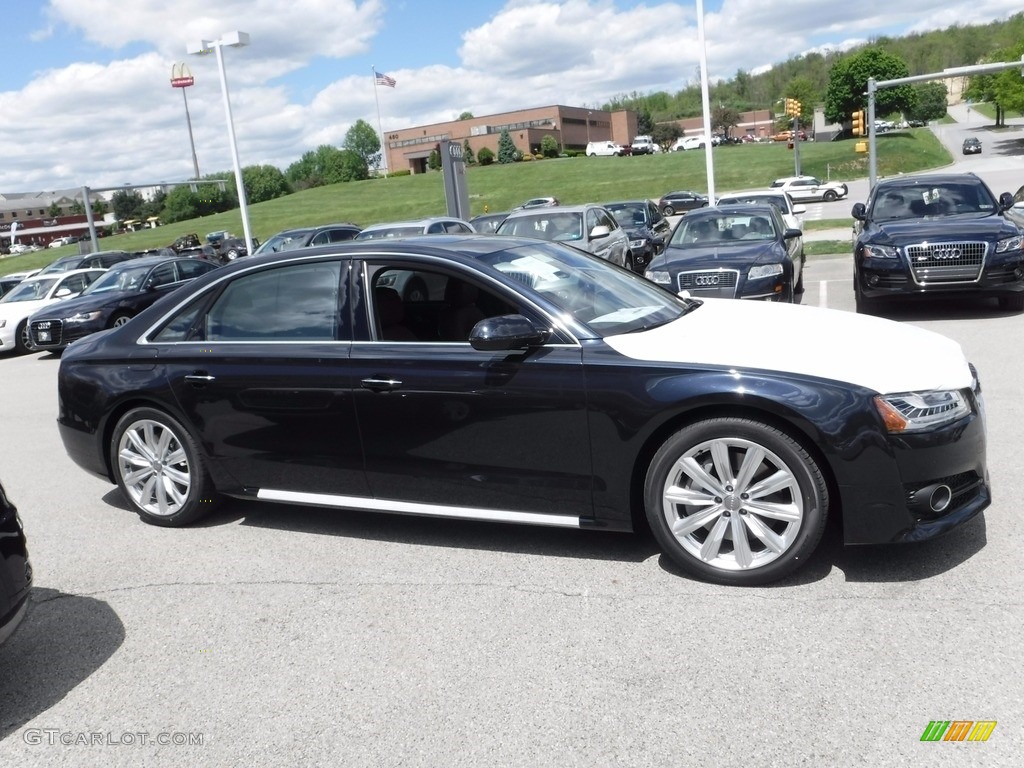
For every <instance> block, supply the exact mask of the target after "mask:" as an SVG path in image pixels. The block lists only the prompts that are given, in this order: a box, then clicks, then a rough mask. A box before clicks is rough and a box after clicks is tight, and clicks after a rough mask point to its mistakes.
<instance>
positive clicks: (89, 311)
mask: <svg viewBox="0 0 1024 768" xmlns="http://www.w3.org/2000/svg"><path fill="white" fill-rule="evenodd" d="M216 268H217V265H216V264H214V263H212V262H209V261H205V260H202V259H193V258H188V257H186V256H172V257H171V258H167V257H166V256H147V257H143V258H140V259H135V260H133V261H130V262H126V263H124V264H121V265H117V266H115V267H113V268H111V269H109V270H107V272H105V273H104V274H103V275H102V276H101V277H100V278H98V279H97V280H96V282H94V283H92V285H90V286H89V287H88V288H87V289H86V290H84V291H82V293H81V294H79V295H78V296H77V297H75V298H73V299H68V300H66V301H61V302H58V303H56V304H51V305H49V306H47V307H44V308H43V309H41V310H39V311H38V312H36V313H35V314H34V315H32V317H31V318H29V321H28V329H29V337H30V339H31V342H32V347H33V349H36V350H51V351H56V350H61V349H64V348H65V347H66V346H67V345H68V344H70V343H71V342H73V341H76V340H78V339H81V338H82V337H84V336H88V335H89V334H90V333H95V332H96V331H102V330H103V329H104V328H116V327H118V326H119V325H124V324H125V323H127V322H128V321H129V320H131V319H132V318H133V317H135V315H137V314H139V312H141V311H142V310H144V309H145V308H146V307H148V306H149V305H150V304H152V303H153V302H155V301H156V300H157V299H159V298H161V297H162V296H166V295H167V294H168V293H170V292H171V291H173V290H175V289H177V288H180V287H181V286H182V285H184V284H185V283H187V282H188V281H190V280H193V279H195V278H197V277H199V276H200V275H204V274H206V273H207V272H209V271H210V270H213V269H216Z"/></svg>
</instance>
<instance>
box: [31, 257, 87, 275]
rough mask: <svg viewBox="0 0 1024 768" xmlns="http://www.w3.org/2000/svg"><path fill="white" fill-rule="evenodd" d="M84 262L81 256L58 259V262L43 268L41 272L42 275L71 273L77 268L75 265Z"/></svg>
mask: <svg viewBox="0 0 1024 768" xmlns="http://www.w3.org/2000/svg"><path fill="white" fill-rule="evenodd" d="M81 260H82V257H81V256H68V257H67V258H64V259H58V260H57V261H55V262H53V263H52V264H49V265H47V266H45V267H43V268H42V269H41V270H39V274H40V275H54V274H57V273H59V272H69V271H71V270H72V269H74V268H75V265H76V264H78V262H80V261H81Z"/></svg>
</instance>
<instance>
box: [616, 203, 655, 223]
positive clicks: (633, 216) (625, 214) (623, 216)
mask: <svg viewBox="0 0 1024 768" xmlns="http://www.w3.org/2000/svg"><path fill="white" fill-rule="evenodd" d="M606 207H607V208H608V210H609V211H611V212H612V216H614V217H615V220H616V221H617V222H619V226H620V227H627V228H629V227H642V226H643V225H644V224H645V223H646V221H647V217H646V216H645V215H644V206H642V205H640V204H639V203H637V204H624V203H620V204H616V205H609V206H606Z"/></svg>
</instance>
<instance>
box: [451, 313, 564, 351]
mask: <svg viewBox="0 0 1024 768" xmlns="http://www.w3.org/2000/svg"><path fill="white" fill-rule="evenodd" d="M550 337H551V332H550V331H548V330H545V329H542V328H538V327H536V326H535V325H534V324H533V323H532V322H530V320H529V319H528V318H526V317H523V316H522V315H500V316H498V317H488V318H485V319H484V320H481V321H480V322H479V323H477V324H476V325H474V326H473V330H472V331H470V334H469V343H470V345H472V347H473V349H478V350H480V351H481V352H494V351H499V350H510V349H529V348H530V347H540V346H543V345H544V343H545V342H547V340H548V339H549V338H550Z"/></svg>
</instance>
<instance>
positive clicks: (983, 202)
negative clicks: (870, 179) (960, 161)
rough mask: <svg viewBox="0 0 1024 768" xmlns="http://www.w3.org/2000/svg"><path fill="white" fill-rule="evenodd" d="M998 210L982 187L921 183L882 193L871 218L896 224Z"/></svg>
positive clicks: (973, 214) (874, 206)
mask: <svg viewBox="0 0 1024 768" xmlns="http://www.w3.org/2000/svg"><path fill="white" fill-rule="evenodd" d="M997 210H998V207H997V205H996V201H995V199H994V198H993V197H992V194H991V193H990V192H989V191H988V188H987V187H985V186H984V185H983V184H980V183H979V184H962V183H955V182H954V183H949V184H936V185H932V186H925V185H924V184H921V185H914V186H906V187H895V188H892V189H882V190H880V191H879V192H878V195H877V196H876V197H875V200H874V202H873V204H872V208H871V218H873V219H876V220H878V221H893V220H897V219H923V218H928V217H930V216H957V215H971V216H977V215H979V214H980V215H985V216H987V215H990V214H992V213H995V212H996V211H997Z"/></svg>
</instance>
